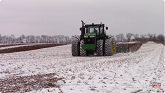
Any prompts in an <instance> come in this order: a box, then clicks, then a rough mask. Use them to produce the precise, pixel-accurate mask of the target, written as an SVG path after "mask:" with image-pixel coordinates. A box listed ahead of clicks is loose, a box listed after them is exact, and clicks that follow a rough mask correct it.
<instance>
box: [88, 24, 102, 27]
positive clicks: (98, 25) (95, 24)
mask: <svg viewBox="0 0 165 93" xmlns="http://www.w3.org/2000/svg"><path fill="white" fill-rule="evenodd" d="M88 26H104V24H85V27H88Z"/></svg>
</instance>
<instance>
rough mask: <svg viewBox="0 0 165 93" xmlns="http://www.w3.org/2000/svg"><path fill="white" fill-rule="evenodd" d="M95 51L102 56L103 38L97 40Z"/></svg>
mask: <svg viewBox="0 0 165 93" xmlns="http://www.w3.org/2000/svg"><path fill="white" fill-rule="evenodd" d="M96 53H97V55H98V56H103V40H97V50H96Z"/></svg>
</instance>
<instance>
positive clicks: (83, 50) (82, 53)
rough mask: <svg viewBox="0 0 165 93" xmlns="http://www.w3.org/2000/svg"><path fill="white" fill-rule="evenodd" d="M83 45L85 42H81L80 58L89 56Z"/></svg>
mask: <svg viewBox="0 0 165 93" xmlns="http://www.w3.org/2000/svg"><path fill="white" fill-rule="evenodd" d="M83 44H84V40H81V41H80V56H87V52H86V50H85V49H83V48H82V45H83Z"/></svg>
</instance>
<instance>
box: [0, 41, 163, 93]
mask: <svg viewBox="0 0 165 93" xmlns="http://www.w3.org/2000/svg"><path fill="white" fill-rule="evenodd" d="M164 53H165V46H163V44H156V43H153V42H148V43H146V44H143V45H142V46H141V47H140V49H139V50H138V51H136V52H128V53H117V54H115V55H113V56H102V57H98V56H89V57H73V56H72V55H71V45H63V46H56V47H51V48H43V49H37V50H31V51H23V52H14V53H3V54H0V92H1V93H9V92H10V93H11V92H18V93H20V92H29V93H164V92H165V62H164V59H165V55H164ZM153 83H161V87H160V88H154V87H153Z"/></svg>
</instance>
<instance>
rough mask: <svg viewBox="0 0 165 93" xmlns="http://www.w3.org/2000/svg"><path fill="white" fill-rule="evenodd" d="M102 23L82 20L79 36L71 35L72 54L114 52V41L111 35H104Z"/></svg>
mask: <svg viewBox="0 0 165 93" xmlns="http://www.w3.org/2000/svg"><path fill="white" fill-rule="evenodd" d="M104 29H106V30H108V27H105V26H104V24H102V23H100V24H94V23H92V24H85V23H84V22H83V21H82V27H81V28H80V31H81V35H80V37H76V36H73V38H74V39H73V40H72V56H88V55H97V56H112V55H113V54H114V53H116V42H115V39H114V37H113V36H108V35H106V32H105V30H104Z"/></svg>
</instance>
